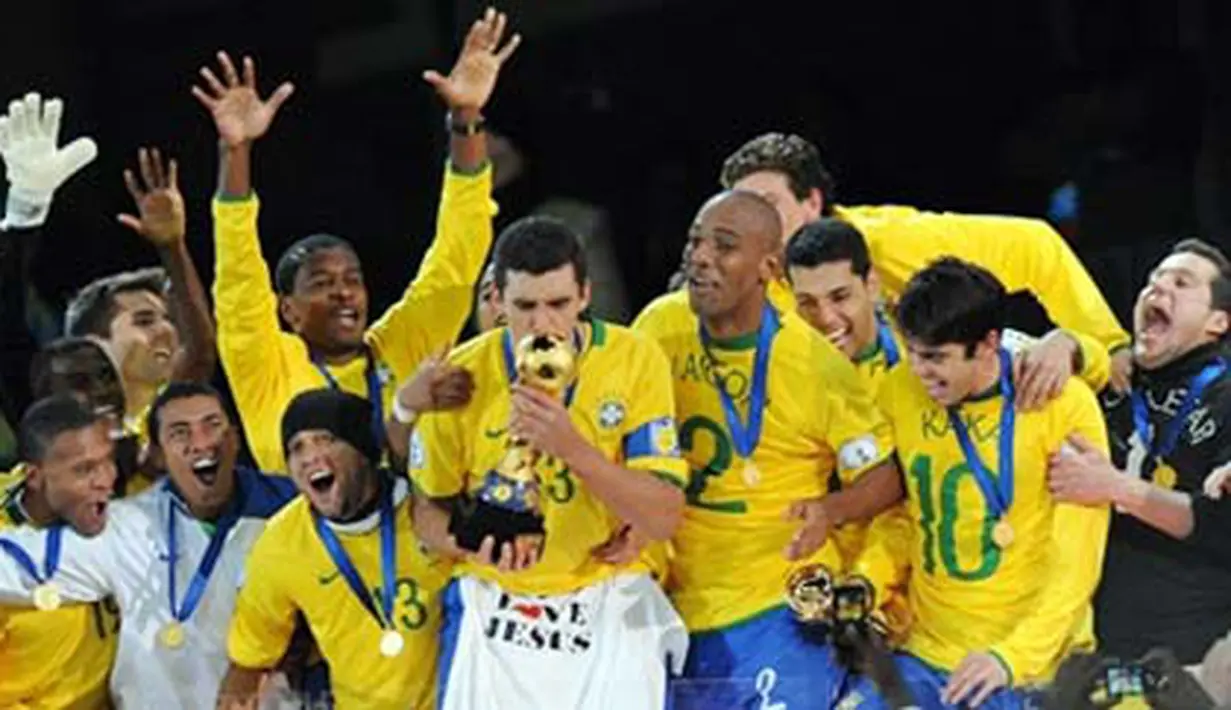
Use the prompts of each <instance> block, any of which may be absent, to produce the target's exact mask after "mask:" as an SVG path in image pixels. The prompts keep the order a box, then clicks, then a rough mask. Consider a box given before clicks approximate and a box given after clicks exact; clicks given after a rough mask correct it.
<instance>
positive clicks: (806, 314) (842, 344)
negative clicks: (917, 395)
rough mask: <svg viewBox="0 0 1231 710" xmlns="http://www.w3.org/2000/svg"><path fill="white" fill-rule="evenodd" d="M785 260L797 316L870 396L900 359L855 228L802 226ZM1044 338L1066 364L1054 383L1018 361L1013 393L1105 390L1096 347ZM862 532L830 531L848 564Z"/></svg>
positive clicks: (827, 223)
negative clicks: (1062, 351)
mask: <svg viewBox="0 0 1231 710" xmlns="http://www.w3.org/2000/svg"><path fill="white" fill-rule="evenodd" d="M786 263H787V278H788V281H789V282H790V285H791V290H792V291H793V292H794V295H795V303H796V306H797V308H798V312H799V314H800V316H802V317H803V318H804V320H806V321H808V323H809V324H810V325H812V327H813V328H816V329H817V330H818V331H820V332H821V333H822V334H823V335H825V337H826V338H829V340H830V342H832V343H833V344H834V345H836V346H837V347H838V349H840V350H841V351H842V352H843V354H845V355H846V356H847V357H848V358H850V359H851V361H852V362H854V363H855V367H856V369H858V370H859V373H860V375H861V376H862V377H863V378H864V381H865V382H867V383H868V384H869V386H870V387H871V388H872V391H873V392H875V391H876V390H877V389H878V388H879V387H880V384H881V382H882V381H883V380H884V379H885V377H886V375H887V374H888V372H889V371H890V370H891V369H893V368H894V367H897V366H898V364H899V363H901V362H902V360H903V353H904V352H905V345H904V344H903V342H902V336H901V334H900V333H899V332H898V329H897V328H896V326H895V324H894V323H893V320H892V318H890V317H889V315H888V314H887V313H886V312H885V310H886V308H885V307H884V305H883V303H882V302H881V298H880V279H879V277H878V276H877V273H876V268H875V266H874V265H873V264H872V261H871V256H870V254H869V253H868V246H867V242H866V241H865V240H864V238H863V235H862V234H861V233H860V232H859V229H858V228H857V227H856V226H855V225H854V224H851V223H850V222H846V221H844V220H841V219H836V218H832V217H822V218H820V219H818V220H816V221H814V222H809V223H807V224H805V225H803V226H802V227H800V228H799V230H798V231H797V232H796V233H795V236H793V237H791V239H790V240H789V241H788V242H787V248H786ZM1050 337H1052V338H1053V339H1057V340H1060V341H1064V342H1067V343H1068V344H1069V345H1072V346H1074V347H1073V349H1072V350H1071V351H1070V353H1071V354H1070V358H1069V359H1070V365H1069V367H1068V368H1067V369H1066V368H1063V367H1062V368H1060V370H1059V371H1058V374H1057V377H1059V379H1057V380H1050V379H1049V376H1043V377H1040V374H1041V373H1039V372H1038V371H1037V370H1036V371H1034V372H1029V371H1028V370H1027V369H1026V368H1024V365H1023V363H1022V359H1021V358H1017V359H1015V362H1014V365H1015V367H1016V368H1018V371H1017V372H1016V373H1015V377H1016V384H1017V386H1018V389H1019V390H1029V389H1032V386H1033V385H1035V384H1038V385H1041V389H1042V390H1043V394H1044V395H1045V396H1046V397H1048V398H1050V397H1054V396H1056V395H1058V394H1059V392H1060V389H1059V388H1060V386H1061V385H1063V382H1064V380H1065V379H1067V378H1068V377H1069V376H1070V374H1080V375H1081V376H1082V378H1083V379H1084V380H1085V381H1086V382H1087V383H1089V384H1090V386H1091V387H1092V388H1093V389H1094V390H1095V391H1099V390H1101V389H1102V388H1103V386H1104V385H1106V383H1107V376H1108V369H1109V367H1110V361H1109V358H1108V356H1107V350H1106V348H1105V347H1103V345H1102V344H1101V343H1099V342H1098V341H1096V340H1094V339H1093V338H1090V337H1088V336H1084V335H1079V334H1077V335H1075V334H1070V333H1068V332H1067V331H1055V334H1054V335H1052V336H1050ZM1016 349H1017V348H1016V347H1013V348H1010V350H1011V351H1015V350H1016ZM1044 379H1047V380H1048V381H1044ZM1032 380H1033V382H1032ZM1023 408H1026V407H1023ZM842 483H845V484H846V485H850V483H851V482H850V481H844V482H839V481H836V480H835V481H834V482H832V485H833V486H835V487H839V486H840V485H841V484H842ZM863 532H864V531H863V530H862V528H861V526H859V525H846V526H843V527H842V528H840V529H839V530H838V531H836V537H837V541H838V545H839V547H840V548H841V549H842V553H843V558H844V559H846V560H848V561H850V560H852V559H853V558H854V556H855V555H856V554H857V552H858V550H859V549H860V547H861V546H862V539H863Z"/></svg>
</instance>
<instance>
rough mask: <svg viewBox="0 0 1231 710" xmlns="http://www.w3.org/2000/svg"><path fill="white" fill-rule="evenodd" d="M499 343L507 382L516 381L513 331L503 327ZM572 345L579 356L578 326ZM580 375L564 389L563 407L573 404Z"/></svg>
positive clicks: (582, 341)
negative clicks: (502, 353)
mask: <svg viewBox="0 0 1231 710" xmlns="http://www.w3.org/2000/svg"><path fill="white" fill-rule="evenodd" d="M500 343H501V345H502V346H503V347H502V348H501V349H502V350H503V352H504V372H505V375H507V376H508V378H509V384H511V385H512V384H516V383H517V355H516V354H515V353H514V352H513V331H511V330H509V329H508V328H505V329H504V335H502V336H501V337H500ZM573 347H574V348H575V349H576V350H577V356H578V357H579V358H580V357H581V351H582V350H583V349H584V348H585V340H584V339H583V338H582V335H581V332H580V328H578V329H576V330H574V331H573ZM580 379H581V378H580V377H575V378H574V379H573V381H572V382H571V383H570V384H569V386H568V389H566V390H565V391H564V407H565V409H567V408H569V407H571V406H573V395H574V394H576V393H577V382H578V381H579V380H580Z"/></svg>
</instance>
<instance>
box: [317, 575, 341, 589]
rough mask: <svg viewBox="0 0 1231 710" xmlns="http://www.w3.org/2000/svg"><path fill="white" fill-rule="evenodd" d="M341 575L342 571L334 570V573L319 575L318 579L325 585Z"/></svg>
mask: <svg viewBox="0 0 1231 710" xmlns="http://www.w3.org/2000/svg"><path fill="white" fill-rule="evenodd" d="M339 575H341V572H334V573H333V574H322V575H320V576H319V577H317V580H318V581H319V582H320V583H321V586H324V585H326V584H329V583H330V582H332V581H333V580H335V579H337V578H338V576H339Z"/></svg>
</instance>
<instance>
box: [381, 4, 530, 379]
mask: <svg viewBox="0 0 1231 710" xmlns="http://www.w3.org/2000/svg"><path fill="white" fill-rule="evenodd" d="M505 25H506V18H505V16H504V15H503V14H499V13H496V12H495V11H494V10H488V12H487V14H486V15H485V16H484V17H483V18H482V19H480V20H478V21H476V22H475V23H474V25H473V26H472V27H471V28H470V32H469V33H468V34H467V36H466V41H465V44H464V45H463V47H462V51H461V54H460V55H459V56H458V59H457V62H456V63H455V64H454V65H453V69H452V70H451V71H450V72H449V75H448V76H442V75H441V74H439V73H437V72H435V71H428V72H425V73H424V75H423V78H424V79H425V80H426V81H427V82H428V83H429V84H431V85H432V86H433V87H434V88H435V89H436V92H437V93H438V94H439V95H440V97H441V99H442V100H443V101H444V102H445V105H446V106H447V107H448V109H449V118H448V123H449V130H450V140H449V166H448V167H447V169H446V174H445V181H444V188H443V190H442V192H441V198H440V208H439V212H438V215H437V223H436V237H435V239H434V240H433V241H432V246H431V247H430V248H429V249H428V252H427V254H426V255H425V256H424V257H423V262H422V265H421V266H420V267H419V273H418V274H417V275H416V276H415V279H414V281H413V282H411V284H410V286H409V287H407V289H406V292H405V293H404V294H403V296H402V299H401V300H400V301H399V302H398V303H397V304H395V305H394V306H393V307H392V308H390V309H389V311H388V312H386V313H385V315H384V316H383V317H381V319H380V320H379V321H377V322H376V323H375V324H373V326H372V328H371V330H370V331H369V336H368V337H369V341H370V343H371V344H372V346H373V347H374V348H375V349H376V351H377V353H378V354H379V355H380V357H381V359H382V360H384V361H385V362H386V363H387V364H388V365H389V366H390V367H391V368H393V370H394V371H395V372H398V373H400V374H402V375H403V376H405V375H406V374H409V373H411V372H413V371H414V369H415V367H416V366H417V365H418V363H419V362H420V361H422V360H423V359H424V358H426V357H428V356H429V355H430V354H431V353H434V352H438V351H440V350H441V349H444V348H448V347H449V346H451V345H452V344H453V342H454V341H455V340H456V338H457V336H458V333H460V332H461V329H462V328H463V327H464V326H465V324H466V319H467V318H469V316H470V311H471V306H472V301H473V298H474V285H475V283H476V282H477V281H478V280H479V275H480V273H481V272H482V270H483V264H484V262H485V260H486V258H487V252H488V250H489V249H490V248H491V243H492V216H493V215H494V214H495V205H494V204H493V203H492V200H491V189H492V185H491V167H490V165H489V164H488V154H487V134H486V132H485V131H484V129H483V121H484V119H483V116H482V111H483V109H484V107H485V106H486V105H487V102H488V100H489V99H490V98H491V95H492V91H493V90H494V89H495V87H496V79H497V77H498V76H499V74H500V68H501V67H502V66H503V64H504V62H505V61H507V60H508V58H509V57H510V56H512V54H513V52H514V51H515V50H516V49H517V46H518V44H520V41H521V39H520V37H518V36H517V35H514V36H513V37H512V38H511V39H509V40H508V42H506V43H504V46H503V47H501V42H502V41H503V36H504V30H505Z"/></svg>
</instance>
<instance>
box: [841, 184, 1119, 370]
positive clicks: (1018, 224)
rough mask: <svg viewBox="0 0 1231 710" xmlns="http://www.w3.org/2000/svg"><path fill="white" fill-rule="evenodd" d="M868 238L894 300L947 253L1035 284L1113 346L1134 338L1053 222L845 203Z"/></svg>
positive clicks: (1053, 304)
mask: <svg viewBox="0 0 1231 710" xmlns="http://www.w3.org/2000/svg"><path fill="white" fill-rule="evenodd" d="M839 215H840V216H841V217H842V218H843V219H847V220H848V221H850V222H851V223H852V224H854V225H855V226H856V227H857V228H858V229H859V230H860V232H862V233H863V235H864V238H865V239H867V241H868V249H869V251H870V252H871V253H872V262H873V263H874V264H875V265H876V270H877V273H878V274H879V275H880V277H881V284H882V286H883V287H884V289H885V291H886V292H887V295H889V296H890V299H891V300H896V298H897V296H899V295H900V294H901V292H902V289H903V287H904V286H905V285H906V282H907V280H909V279H910V277H911V276H912V275H914V274H915V272H917V271H919V270H921V269H923V268H924V267H925V266H927V265H928V264H929V263H930V262H932V261H934V260H935V259H937V258H940V257H941V256H944V255H946V254H956V255H960V256H961V258H963V259H966V260H968V261H972V262H974V263H976V264H979V265H980V266H983V267H984V268H986V269H988V270H989V271H991V272H992V273H993V274H995V275H996V276H997V277H998V278H999V279H1000V280H1001V281H1002V282H1004V284H1005V286H1006V287H1007V288H1008V289H1009V290H1011V291H1013V290H1018V289H1030V290H1031V291H1033V292H1034V293H1035V295H1037V296H1038V297H1039V300H1040V301H1042V303H1043V306H1044V307H1045V308H1046V309H1047V312H1048V314H1049V315H1050V316H1051V318H1052V320H1054V321H1055V322H1056V323H1057V324H1058V325H1060V327H1062V328H1067V329H1070V330H1073V331H1076V332H1079V333H1087V334H1089V335H1090V336H1092V337H1093V338H1094V339H1096V340H1098V341H1099V342H1101V343H1102V344H1103V346H1104V349H1106V350H1111V349H1113V348H1116V347H1118V346H1120V345H1123V344H1124V343H1127V342H1128V341H1129V336H1128V333H1126V332H1125V331H1124V329H1123V328H1121V327H1120V324H1119V322H1118V321H1117V320H1116V317H1115V314H1113V313H1112V311H1111V307H1110V306H1108V305H1107V301H1106V300H1105V299H1104V298H1103V294H1102V293H1101V292H1100V291H1099V289H1098V286H1096V285H1095V283H1094V279H1092V278H1091V277H1090V274H1089V273H1088V272H1087V271H1086V269H1085V267H1084V266H1083V265H1082V263H1081V260H1079V259H1078V258H1077V255H1076V254H1074V253H1073V250H1072V249H1071V248H1070V247H1069V245H1068V243H1067V242H1065V241H1064V238H1063V237H1061V236H1060V234H1059V233H1057V232H1056V231H1055V230H1054V229H1052V228H1051V226H1049V225H1048V224H1047V223H1046V222H1044V221H1042V220H1037V219H1025V218H1020V217H1000V216H991V215H965V214H952V213H944V214H937V213H928V212H918V211H915V210H910V209H904V208H876V207H855V208H845V209H843V208H839Z"/></svg>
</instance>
